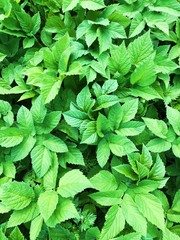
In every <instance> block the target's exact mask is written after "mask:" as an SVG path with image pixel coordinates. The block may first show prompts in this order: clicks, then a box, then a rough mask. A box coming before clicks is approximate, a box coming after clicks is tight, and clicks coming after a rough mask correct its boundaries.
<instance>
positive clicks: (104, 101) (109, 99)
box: [94, 95, 119, 111]
mask: <svg viewBox="0 0 180 240" xmlns="http://www.w3.org/2000/svg"><path fill="white" fill-rule="evenodd" d="M118 102H119V98H118V97H117V96H115V95H102V96H99V97H97V102H96V104H97V107H96V108H95V110H94V111H98V110H100V109H103V108H108V107H111V106H113V105H115V104H116V103H118Z"/></svg>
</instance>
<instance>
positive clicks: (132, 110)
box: [122, 99, 138, 123]
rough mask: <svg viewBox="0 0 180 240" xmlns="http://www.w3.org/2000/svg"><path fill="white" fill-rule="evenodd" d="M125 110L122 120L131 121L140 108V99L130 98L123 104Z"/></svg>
mask: <svg viewBox="0 0 180 240" xmlns="http://www.w3.org/2000/svg"><path fill="white" fill-rule="evenodd" d="M122 110H123V119H122V122H123V123H125V122H129V121H130V120H131V119H133V118H134V117H135V115H136V113H137V110H138V99H133V100H129V101H127V102H126V103H124V104H123V106H122Z"/></svg>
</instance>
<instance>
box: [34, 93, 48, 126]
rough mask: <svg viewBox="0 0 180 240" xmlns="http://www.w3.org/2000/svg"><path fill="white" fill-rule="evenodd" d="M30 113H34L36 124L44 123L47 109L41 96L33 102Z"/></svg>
mask: <svg viewBox="0 0 180 240" xmlns="http://www.w3.org/2000/svg"><path fill="white" fill-rule="evenodd" d="M30 111H31V113H32V116H33V120H34V122H37V123H42V122H43V120H44V118H45V116H46V112H47V109H46V107H45V105H44V104H43V101H42V97H41V96H39V97H37V98H36V99H35V100H34V101H33V104H32V107H31V109H30Z"/></svg>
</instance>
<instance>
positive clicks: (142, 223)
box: [121, 194, 147, 236]
mask: <svg viewBox="0 0 180 240" xmlns="http://www.w3.org/2000/svg"><path fill="white" fill-rule="evenodd" d="M121 207H122V212H123V215H124V218H125V220H126V221H127V223H128V224H129V225H130V226H132V228H133V229H134V230H135V231H136V232H138V233H141V234H142V235H143V236H146V234H147V221H146V219H145V218H144V216H143V215H142V214H141V212H139V210H138V208H137V206H136V203H135V202H134V200H133V199H132V197H131V196H130V195H128V194H125V196H124V197H123V200H122V203H121ZM132 216H133V217H132Z"/></svg>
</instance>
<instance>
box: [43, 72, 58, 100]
mask: <svg viewBox="0 0 180 240" xmlns="http://www.w3.org/2000/svg"><path fill="white" fill-rule="evenodd" d="M61 84H62V81H61V80H56V79H53V76H48V75H47V76H46V77H45V80H44V81H43V82H42V84H41V94H42V98H43V101H44V102H45V104H46V103H49V102H51V101H52V100H53V99H54V98H55V97H56V95H57V94H58V92H59V89H60V87H61Z"/></svg>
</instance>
